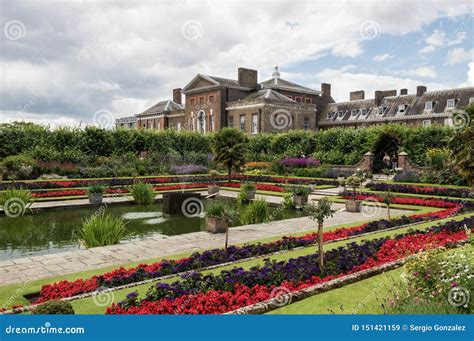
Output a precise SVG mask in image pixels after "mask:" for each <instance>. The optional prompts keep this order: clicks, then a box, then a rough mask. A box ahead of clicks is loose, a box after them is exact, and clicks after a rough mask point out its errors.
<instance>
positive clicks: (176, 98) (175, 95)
mask: <svg viewBox="0 0 474 341" xmlns="http://www.w3.org/2000/svg"><path fill="white" fill-rule="evenodd" d="M173 102H175V103H178V104H182V102H181V88H177V89H173Z"/></svg>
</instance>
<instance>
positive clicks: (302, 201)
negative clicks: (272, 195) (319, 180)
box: [293, 194, 308, 207]
mask: <svg viewBox="0 0 474 341" xmlns="http://www.w3.org/2000/svg"><path fill="white" fill-rule="evenodd" d="M307 203H308V194H305V195H294V196H293V204H294V205H295V206H296V207H303V206H304V205H306V204H307Z"/></svg>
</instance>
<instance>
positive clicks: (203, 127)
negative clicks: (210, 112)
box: [198, 110, 206, 133]
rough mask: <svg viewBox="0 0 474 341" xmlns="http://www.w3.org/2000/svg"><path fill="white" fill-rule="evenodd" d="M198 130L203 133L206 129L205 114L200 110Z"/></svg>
mask: <svg viewBox="0 0 474 341" xmlns="http://www.w3.org/2000/svg"><path fill="white" fill-rule="evenodd" d="M198 130H199V131H200V132H201V133H204V132H205V131H206V115H205V114H204V111H202V110H201V111H200V112H199V114H198Z"/></svg>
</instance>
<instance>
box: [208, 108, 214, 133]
mask: <svg viewBox="0 0 474 341" xmlns="http://www.w3.org/2000/svg"><path fill="white" fill-rule="evenodd" d="M209 131H214V113H213V112H212V110H211V115H209Z"/></svg>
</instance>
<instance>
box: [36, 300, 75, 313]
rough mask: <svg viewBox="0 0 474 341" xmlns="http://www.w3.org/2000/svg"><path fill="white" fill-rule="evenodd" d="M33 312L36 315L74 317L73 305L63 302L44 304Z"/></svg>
mask: <svg viewBox="0 0 474 341" xmlns="http://www.w3.org/2000/svg"><path fill="white" fill-rule="evenodd" d="M31 312H32V313H33V314H36V315H74V309H73V308H72V304H71V303H70V302H68V301H61V300H51V301H48V302H45V303H42V304H40V305H38V306H37V307H36V308H35V309H33V310H32V311H31Z"/></svg>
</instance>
